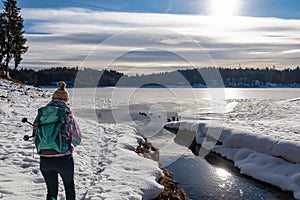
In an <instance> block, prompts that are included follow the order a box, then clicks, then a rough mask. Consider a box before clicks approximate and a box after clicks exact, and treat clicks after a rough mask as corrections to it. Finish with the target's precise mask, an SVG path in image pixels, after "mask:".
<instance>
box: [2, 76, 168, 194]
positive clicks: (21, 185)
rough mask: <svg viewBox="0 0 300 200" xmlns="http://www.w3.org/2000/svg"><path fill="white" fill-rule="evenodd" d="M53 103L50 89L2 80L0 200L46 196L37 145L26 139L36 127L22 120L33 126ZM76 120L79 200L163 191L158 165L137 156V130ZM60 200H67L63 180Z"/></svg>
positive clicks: (124, 126)
mask: <svg viewBox="0 0 300 200" xmlns="http://www.w3.org/2000/svg"><path fill="white" fill-rule="evenodd" d="M50 98H51V93H50V92H48V91H47V90H42V89H38V88H34V87H31V86H26V85H20V84H16V83H13V82H10V81H7V80H2V79H0V134H1V137H0V147H1V148H0V155H1V156H0V174H1V176H0V198H3V199H41V197H45V195H46V187H45V183H44V180H43V178H42V175H41V173H40V171H39V156H38V155H34V157H33V150H34V145H33V143H32V142H25V141H23V139H22V138H23V135H25V134H31V127H30V126H29V125H26V124H23V123H22V122H21V119H22V118H23V117H27V118H28V120H29V121H32V120H33V119H34V118H35V116H36V112H37V109H38V108H39V107H41V106H44V105H46V104H47V103H48V101H49V100H50ZM82 103H85V102H82ZM75 119H76V120H77V121H78V123H79V126H80V128H81V131H82V134H83V140H82V144H81V145H79V146H78V147H77V148H76V149H75V152H74V155H73V156H74V160H75V184H76V194H77V198H78V199H90V198H97V199H103V198H109V199H153V198H155V197H157V196H158V195H159V194H160V193H161V192H162V190H163V186H162V185H160V184H159V183H158V182H157V181H158V179H159V178H161V177H162V176H163V173H162V170H161V169H160V168H159V166H158V163H157V162H156V161H153V160H150V159H146V158H143V157H141V156H139V155H138V154H136V153H135V152H134V151H132V149H134V148H135V147H136V146H137V145H138V143H137V141H138V140H139V139H142V138H141V137H140V136H138V135H137V134H136V130H135V129H134V128H133V127H131V126H128V125H124V124H99V123H98V122H96V121H95V120H89V119H85V118H81V117H77V116H76V115H75ZM59 198H60V199H64V189H63V184H62V182H61V180H60V187H59Z"/></svg>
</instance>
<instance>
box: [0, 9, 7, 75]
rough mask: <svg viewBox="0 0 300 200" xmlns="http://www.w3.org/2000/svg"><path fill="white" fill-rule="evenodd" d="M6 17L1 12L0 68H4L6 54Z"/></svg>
mask: <svg viewBox="0 0 300 200" xmlns="http://www.w3.org/2000/svg"><path fill="white" fill-rule="evenodd" d="M5 24H6V22H5V19H4V14H3V13H0V70H1V69H2V66H3V65H2V62H3V59H4V54H5V51H4V49H5Z"/></svg>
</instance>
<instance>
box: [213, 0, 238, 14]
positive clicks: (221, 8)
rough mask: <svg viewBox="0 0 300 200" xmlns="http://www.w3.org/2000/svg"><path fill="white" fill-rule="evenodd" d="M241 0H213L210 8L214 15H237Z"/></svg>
mask: <svg viewBox="0 0 300 200" xmlns="http://www.w3.org/2000/svg"><path fill="white" fill-rule="evenodd" d="M239 1H240V0H211V4H210V9H211V13H212V15H214V16H219V17H230V16H235V15H236V14H237V11H238V7H239Z"/></svg>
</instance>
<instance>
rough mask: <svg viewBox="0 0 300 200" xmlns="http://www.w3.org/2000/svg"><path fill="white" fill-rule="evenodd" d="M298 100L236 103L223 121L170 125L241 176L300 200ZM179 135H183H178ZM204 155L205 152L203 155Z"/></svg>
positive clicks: (183, 122) (244, 101)
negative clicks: (209, 149) (225, 160)
mask: <svg viewBox="0 0 300 200" xmlns="http://www.w3.org/2000/svg"><path fill="white" fill-rule="evenodd" d="M299 120H300V98H299V99H289V100H254V99H253V100H238V102H237V103H236V105H235V107H234V108H233V110H232V111H231V112H229V113H226V114H225V117H224V119H223V120H220V119H219V120H216V121H214V122H212V121H210V120H203V121H200V122H199V121H181V122H171V123H169V124H167V125H166V126H167V127H169V128H179V129H180V130H187V131H194V132H195V133H196V141H197V143H199V144H202V146H207V147H210V146H211V144H212V142H211V141H216V140H212V139H211V137H213V138H216V139H217V140H218V141H220V142H222V143H218V144H219V145H214V146H211V147H212V148H213V151H215V152H216V153H219V154H221V155H222V156H224V157H226V158H228V159H229V160H232V161H233V162H234V164H235V166H236V167H238V168H239V169H240V170H241V173H243V174H247V175H249V176H252V177H254V178H255V179H258V180H261V181H264V182H267V183H270V184H273V185H275V186H278V187H280V188H281V189H282V190H286V191H292V192H293V194H294V197H295V198H296V199H300V156H299V155H300V125H299ZM181 134H184V132H182V133H181ZM203 152H205V151H203Z"/></svg>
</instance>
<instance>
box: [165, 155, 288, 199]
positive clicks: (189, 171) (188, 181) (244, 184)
mask: <svg viewBox="0 0 300 200" xmlns="http://www.w3.org/2000/svg"><path fill="white" fill-rule="evenodd" d="M213 159H214V158H213ZM218 162H219V164H220V165H222V161H218ZM225 162H226V161H225ZM225 165H228V163H226V164H225ZM231 165H232V164H231ZM227 167H229V166H227ZM167 169H168V170H169V171H171V172H172V173H173V174H174V178H175V179H176V180H177V181H178V182H179V183H180V185H181V186H182V188H183V189H184V190H185V191H186V193H187V195H188V197H189V198H190V199H192V200H199V199H204V200H220V199H228V200H229V199H230V200H234V199H246V200H257V199H261V200H265V199H274V200H276V199H278V200H285V199H286V200H288V199H289V200H290V199H293V196H292V194H290V193H285V192H282V191H281V190H280V189H277V188H275V187H272V186H269V185H267V184H264V183H261V182H259V181H256V180H253V179H251V178H249V177H246V176H243V175H240V174H239V173H236V171H235V170H236V169H235V168H234V167H233V165H232V166H231V169H233V171H230V170H228V169H224V168H220V167H218V166H217V167H215V166H214V165H211V164H209V163H208V162H207V160H206V159H204V158H200V157H197V156H193V155H185V156H182V157H180V158H179V159H178V160H176V162H174V163H172V164H171V165H169V166H168V167H167Z"/></svg>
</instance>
